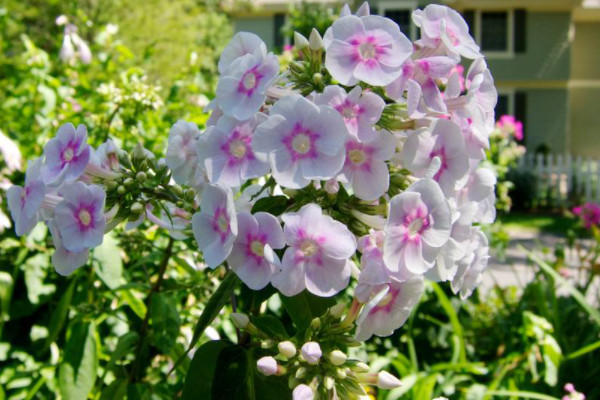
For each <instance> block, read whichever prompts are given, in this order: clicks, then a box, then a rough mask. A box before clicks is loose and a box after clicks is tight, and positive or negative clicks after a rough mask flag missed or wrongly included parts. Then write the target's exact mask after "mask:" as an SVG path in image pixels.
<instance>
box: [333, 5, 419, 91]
mask: <svg viewBox="0 0 600 400" xmlns="http://www.w3.org/2000/svg"><path fill="white" fill-rule="evenodd" d="M328 32H331V33H330V34H328V33H326V36H328V38H330V39H331V42H329V43H328V46H327V47H326V48H325V52H326V53H325V66H326V67H327V70H328V71H329V73H330V74H331V76H332V77H333V78H334V79H335V80H337V81H338V82H340V83H341V84H342V85H347V86H353V85H356V84H357V83H358V82H359V81H362V82H365V83H368V84H369V85H373V86H386V85H389V84H390V83H392V82H393V81H394V80H396V79H397V78H398V77H399V76H400V73H401V71H402V70H401V68H400V67H401V66H402V64H403V63H404V61H406V59H407V58H408V57H409V56H410V55H411V53H412V43H411V42H410V40H408V39H407V38H406V36H404V34H402V32H400V28H399V27H398V24H396V23H395V22H393V21H392V20H390V19H388V18H384V17H380V16H377V15H368V16H364V17H357V16H354V15H347V16H345V17H342V18H339V19H338V20H337V21H335V22H334V23H333V25H332V26H331V28H329V29H328Z"/></svg>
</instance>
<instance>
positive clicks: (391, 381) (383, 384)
mask: <svg viewBox="0 0 600 400" xmlns="http://www.w3.org/2000/svg"><path fill="white" fill-rule="evenodd" d="M400 386H402V382H400V379H398V378H396V377H395V376H394V375H392V374H390V373H389V372H387V371H381V372H380V373H378V374H377V387H378V388H380V389H395V388H397V387H400Z"/></svg>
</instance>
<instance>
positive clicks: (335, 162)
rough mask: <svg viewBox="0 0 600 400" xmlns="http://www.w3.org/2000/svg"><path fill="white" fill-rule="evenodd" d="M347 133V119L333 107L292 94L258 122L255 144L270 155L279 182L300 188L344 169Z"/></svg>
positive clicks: (293, 187) (254, 145)
mask: <svg viewBox="0 0 600 400" xmlns="http://www.w3.org/2000/svg"><path fill="white" fill-rule="evenodd" d="M347 137H348V131H347V129H346V125H345V124H344V120H343V119H342V117H341V116H340V114H339V113H338V112H337V111H335V110H334V109H333V108H331V107H330V106H326V105H320V106H317V105H315V104H313V103H312V102H310V101H309V100H307V99H305V98H304V97H302V96H300V95H290V96H287V97H284V98H283V99H281V100H279V101H277V103H275V105H274V106H273V108H272V109H271V113H270V116H269V119H267V120H266V121H265V122H263V123H262V124H261V125H259V126H258V128H257V129H256V132H255V134H254V138H253V140H252V148H253V150H254V152H255V153H256V154H259V155H268V156H269V161H270V164H271V169H272V173H273V177H274V178H275V180H276V181H277V183H279V184H280V185H281V186H284V187H287V188H291V189H300V188H303V187H305V186H306V185H308V184H309V183H310V182H311V180H313V179H320V180H327V179H331V178H334V177H335V176H336V175H337V174H338V173H339V172H340V170H341V169H342V166H343V165H344V159H345V151H344V150H345V147H344V144H345V142H346V138H347Z"/></svg>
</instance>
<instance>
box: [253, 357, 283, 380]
mask: <svg viewBox="0 0 600 400" xmlns="http://www.w3.org/2000/svg"><path fill="white" fill-rule="evenodd" d="M277 367H278V366H277V361H276V360H275V359H274V358H273V357H268V356H267V357H262V358H260V359H259V360H258V361H257V362H256V368H257V369H258V370H259V371H260V373H261V374H263V375H265V376H271V375H275V374H276V373H277Z"/></svg>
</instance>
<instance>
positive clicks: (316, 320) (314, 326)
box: [310, 318, 321, 331]
mask: <svg viewBox="0 0 600 400" xmlns="http://www.w3.org/2000/svg"><path fill="white" fill-rule="evenodd" d="M310 328H311V329H312V330H313V331H318V330H319V329H321V319H320V318H314V319H313V320H312V321H311V322H310Z"/></svg>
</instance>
